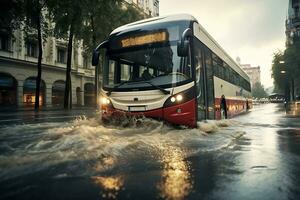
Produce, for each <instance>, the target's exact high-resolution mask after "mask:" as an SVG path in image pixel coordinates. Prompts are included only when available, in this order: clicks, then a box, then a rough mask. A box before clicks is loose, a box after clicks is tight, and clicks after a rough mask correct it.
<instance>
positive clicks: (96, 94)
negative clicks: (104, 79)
mask: <svg viewBox="0 0 300 200" xmlns="http://www.w3.org/2000/svg"><path fill="white" fill-rule="evenodd" d="M91 26H92V31H93V36H92V42H93V46H94V48H96V33H95V24H94V18H93V16H91ZM98 91H99V64H98V65H97V66H95V91H94V95H95V98H94V101H95V107H96V108H98V98H99V97H98Z"/></svg>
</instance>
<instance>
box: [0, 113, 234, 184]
mask: <svg viewBox="0 0 300 200" xmlns="http://www.w3.org/2000/svg"><path fill="white" fill-rule="evenodd" d="M233 124H236V122H234V121H231V120H223V121H212V120H210V121H206V122H200V123H198V127H199V128H195V129H187V128H180V129H174V128H173V127H171V126H168V125H166V124H164V123H163V122H159V121H156V120H152V119H147V118H140V119H135V118H132V119H129V120H128V121H126V122H124V121H123V122H122V123H121V124H119V125H118V126H116V122H115V121H113V122H112V123H111V124H106V125H104V124H103V123H102V122H101V120H100V118H98V117H94V118H89V119H88V118H86V117H84V116H83V117H80V118H77V119H75V120H74V121H71V122H68V123H66V122H55V123H41V124H25V125H15V126H12V127H3V128H1V129H0V132H1V134H0V140H1V141H3V142H1V144H0V149H1V152H2V153H1V154H0V169H1V172H0V180H7V179H11V178H15V177H18V176H22V175H25V174H30V173H34V172H37V171H42V170H46V169H49V168H51V167H52V168H53V167H57V166H60V165H66V166H64V169H66V168H67V169H68V170H67V172H66V170H62V171H60V170H57V171H55V173H54V174H52V176H53V177H56V178H59V177H68V176H73V175H75V174H76V176H78V175H82V176H86V175H88V176H93V175H95V174H98V173H106V172H109V171H111V170H114V169H116V168H118V167H120V166H122V165H128V164H130V163H128V162H130V158H131V157H136V156H137V154H139V155H141V156H149V157H150V158H151V159H152V160H155V159H157V158H159V157H161V154H162V153H161V152H164V149H165V148H166V147H168V148H176V149H181V150H183V151H185V150H184V149H189V150H188V152H183V153H182V156H184V157H187V156H190V155H192V154H195V153H197V152H199V151H215V150H218V149H220V148H224V146H226V145H229V144H230V143H231V142H232V140H234V139H235V138H236V136H235V135H234V133H236V131H233V130H231V129H230V128H229V127H230V126H231V125H233ZM224 127H226V128H229V129H227V130H225V129H224ZM208 134H209V135H208ZM125 158H126V159H125ZM164 159H165V158H164ZM162 160H163V158H162Z"/></svg>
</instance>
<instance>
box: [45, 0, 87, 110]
mask: <svg viewBox="0 0 300 200" xmlns="http://www.w3.org/2000/svg"><path fill="white" fill-rule="evenodd" d="M48 7H49V12H50V14H51V17H52V20H53V21H54V23H55V25H54V26H55V27H54V33H55V36H57V37H59V38H63V39H67V40H68V45H67V69H66V85H65V95H64V108H65V109H69V108H71V107H72V94H71V91H72V90H71V89H72V81H71V66H72V50H73V40H74V36H75V35H76V34H77V33H78V32H79V31H80V29H81V27H82V26H83V18H82V2H81V1H80V0H64V1H60V0H49V4H48Z"/></svg>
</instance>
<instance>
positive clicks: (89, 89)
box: [84, 83, 95, 106]
mask: <svg viewBox="0 0 300 200" xmlns="http://www.w3.org/2000/svg"><path fill="white" fill-rule="evenodd" d="M94 91H95V86H94V84H92V83H86V84H84V105H85V106H93V105H95V93H94Z"/></svg>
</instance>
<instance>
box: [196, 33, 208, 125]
mask: <svg viewBox="0 0 300 200" xmlns="http://www.w3.org/2000/svg"><path fill="white" fill-rule="evenodd" d="M194 41H195V42H194V65H195V82H196V97H197V109H196V112H197V119H198V121H200V120H205V119H207V109H206V98H205V88H206V87H205V76H204V74H205V73H204V72H205V71H204V52H203V50H202V48H201V47H202V44H201V42H200V41H198V39H196V38H195V39H194Z"/></svg>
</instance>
